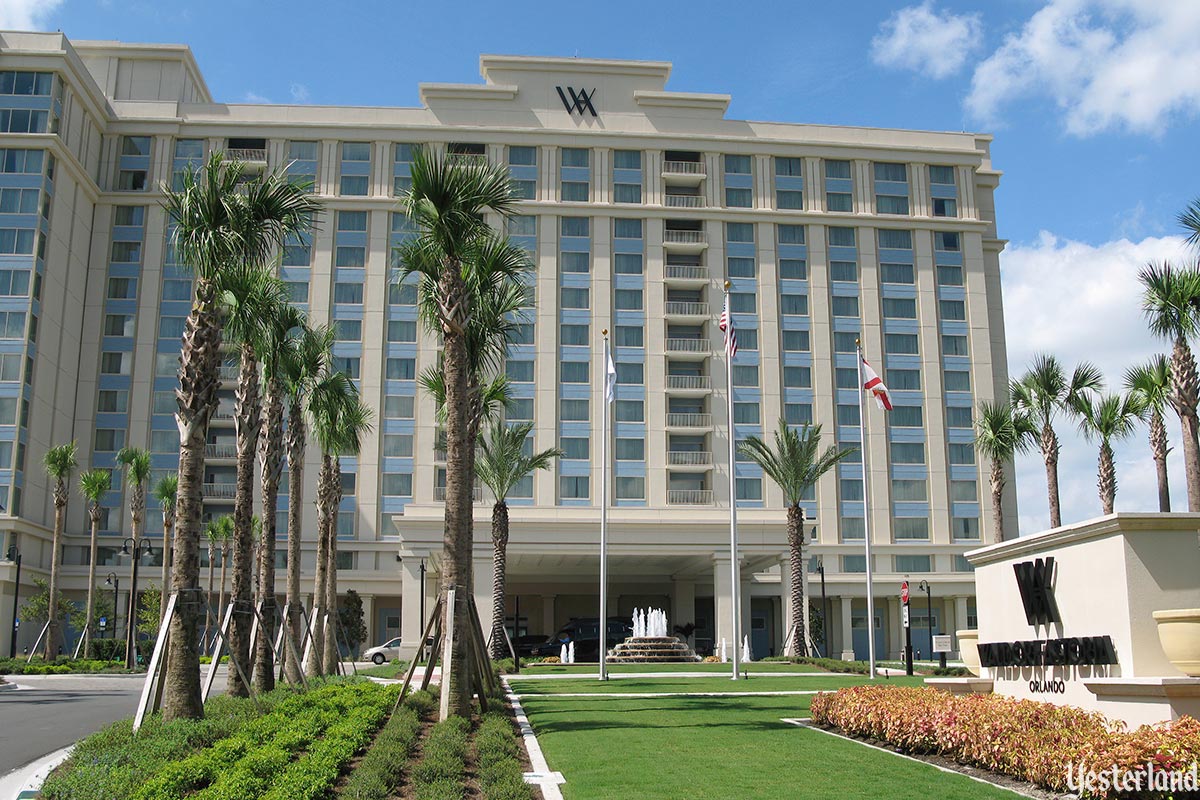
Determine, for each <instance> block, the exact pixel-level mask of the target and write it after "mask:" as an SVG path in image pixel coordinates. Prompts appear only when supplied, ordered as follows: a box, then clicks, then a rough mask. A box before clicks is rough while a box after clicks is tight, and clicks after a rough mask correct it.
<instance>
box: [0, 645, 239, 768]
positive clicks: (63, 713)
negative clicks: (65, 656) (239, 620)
mask: <svg viewBox="0 0 1200 800" xmlns="http://www.w3.org/2000/svg"><path fill="white" fill-rule="evenodd" d="M6 680H8V681H9V682H10V683H15V684H17V685H18V686H19V687H21V688H20V689H17V690H16V691H12V690H6V691H0V786H3V784H4V776H5V775H7V774H8V773H10V772H12V771H13V770H15V769H18V768H19V767H22V766H24V765H26V764H28V763H29V762H30V761H33V760H34V759H38V758H41V757H42V756H45V755H49V754H50V753H53V752H54V751H55V750H59V749H61V748H63V747H66V746H67V745H69V744H74V743H75V742H76V741H78V740H79V739H82V738H83V737H84V736H87V735H88V734H90V733H94V732H95V731H97V730H99V729H100V728H103V727H104V726H105V725H108V724H109V723H110V722H115V721H116V720H118V719H121V718H123V717H132V716H133V714H134V712H135V711H137V703H138V697H139V696H140V695H141V691H142V684H143V682H144V681H145V676H144V675H12V676H8V677H7V678H6ZM26 687H28V688H26ZM224 691H225V669H224V668H221V669H220V670H219V671H218V672H217V678H216V681H215V683H214V684H213V694H218V693H220V692H224Z"/></svg>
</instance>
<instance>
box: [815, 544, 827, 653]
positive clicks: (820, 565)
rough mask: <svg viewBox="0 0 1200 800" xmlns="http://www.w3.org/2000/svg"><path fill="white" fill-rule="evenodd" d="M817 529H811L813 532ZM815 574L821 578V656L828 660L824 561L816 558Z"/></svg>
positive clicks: (818, 557)
mask: <svg viewBox="0 0 1200 800" xmlns="http://www.w3.org/2000/svg"><path fill="white" fill-rule="evenodd" d="M816 530H817V529H816V528H813V531H814V532H815V531H816ZM817 574H819V575H820V576H821V643H822V644H823V645H825V652H824V653H822V654H821V655H822V656H824V657H825V658H829V606H828V601H827V600H826V599H825V559H824V558H821V557H820V556H817Z"/></svg>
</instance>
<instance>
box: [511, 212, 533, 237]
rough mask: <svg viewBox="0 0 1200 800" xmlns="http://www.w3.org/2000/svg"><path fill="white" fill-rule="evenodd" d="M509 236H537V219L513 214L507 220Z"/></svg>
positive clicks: (526, 215)
mask: <svg viewBox="0 0 1200 800" xmlns="http://www.w3.org/2000/svg"><path fill="white" fill-rule="evenodd" d="M508 235H509V236H537V217H534V216H531V215H528V214H514V215H513V216H511V217H509V218H508Z"/></svg>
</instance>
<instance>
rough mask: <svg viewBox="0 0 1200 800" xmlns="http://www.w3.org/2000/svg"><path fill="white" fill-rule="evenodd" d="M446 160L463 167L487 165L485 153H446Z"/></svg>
mask: <svg viewBox="0 0 1200 800" xmlns="http://www.w3.org/2000/svg"><path fill="white" fill-rule="evenodd" d="M446 160H447V161H449V162H451V163H455V164H462V165H463V166H475V165H481V164H486V163H487V154H486V153H447V154H446Z"/></svg>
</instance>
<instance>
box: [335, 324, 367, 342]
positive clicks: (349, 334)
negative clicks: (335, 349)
mask: <svg viewBox="0 0 1200 800" xmlns="http://www.w3.org/2000/svg"><path fill="white" fill-rule="evenodd" d="M333 338H334V341H338V342H361V341H362V320H360V319H335V320H334V321H333Z"/></svg>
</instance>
